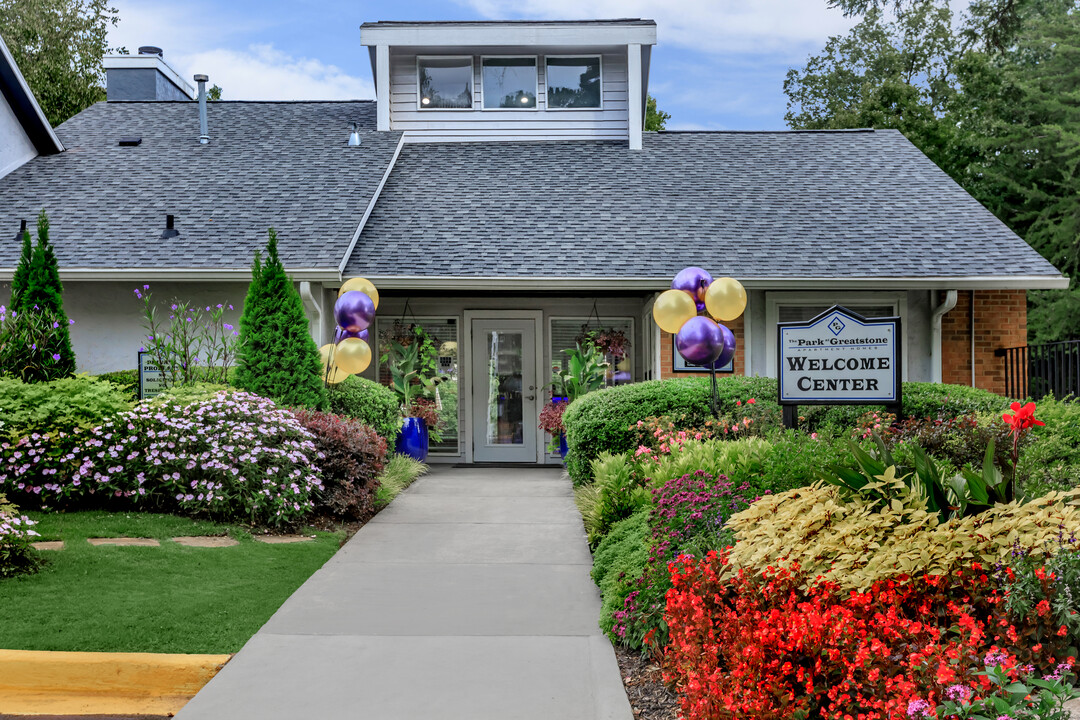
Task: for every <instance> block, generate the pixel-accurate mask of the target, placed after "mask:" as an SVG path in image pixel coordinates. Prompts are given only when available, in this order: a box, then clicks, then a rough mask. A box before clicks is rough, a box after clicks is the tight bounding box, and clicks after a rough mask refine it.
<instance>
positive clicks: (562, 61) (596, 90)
mask: <svg viewBox="0 0 1080 720" xmlns="http://www.w3.org/2000/svg"><path fill="white" fill-rule="evenodd" d="M546 77H547V104H548V108H553V109H558V108H599V107H600V58H599V57H596V56H594V57H549V58H548V59H547V75H546Z"/></svg>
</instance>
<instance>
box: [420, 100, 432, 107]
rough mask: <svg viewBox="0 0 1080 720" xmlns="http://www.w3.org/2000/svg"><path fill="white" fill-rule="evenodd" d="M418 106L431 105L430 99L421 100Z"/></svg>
mask: <svg viewBox="0 0 1080 720" xmlns="http://www.w3.org/2000/svg"><path fill="white" fill-rule="evenodd" d="M420 104H421V105H430V104H431V98H423V99H421V100H420Z"/></svg>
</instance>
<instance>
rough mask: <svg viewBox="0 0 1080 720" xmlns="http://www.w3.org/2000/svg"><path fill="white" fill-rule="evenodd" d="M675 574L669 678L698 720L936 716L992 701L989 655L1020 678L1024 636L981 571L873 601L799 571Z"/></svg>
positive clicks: (683, 564) (886, 584)
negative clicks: (1017, 640)
mask: <svg viewBox="0 0 1080 720" xmlns="http://www.w3.org/2000/svg"><path fill="white" fill-rule="evenodd" d="M670 570H671V585H672V587H671V589H670V590H669V591H668V593H667V608H666V614H665V621H666V623H667V625H668V628H669V632H670V642H669V644H668V646H667V650H666V653H665V656H664V668H665V677H666V679H667V680H668V681H669V682H672V683H674V684H675V685H676V687H677V688H678V690H679V693H680V704H681V706H682V710H683V713H684V717H686V718H687V720H706V719H709V720H711V719H716V720H720V719H721V718H723V719H724V720H729V719H730V718H733V717H740V718H741V717H747V718H777V719H780V718H793V719H794V718H807V717H821V718H837V719H838V720H839V719H847V718H861V719H862V720H884V719H886V718H888V719H890V720H891V719H894V718H895V719H899V718H905V717H908V716H909V712H911V713H914V714H913V715H912V717H919V715H923V716H927V717H934V715H933V714H931V708H934V707H935V706H936V704H937V703H938V702H941V701H944V700H945V699H946V697H947V696H946V693H947V691H948V688H950V687H953V686H957V685H960V686H965V687H967V688H968V689H969V690H970V692H971V697H972V698H979V697H986V696H988V695H989V694H992V692H993V691H994V688H995V685H994V682H993V681H992V680H991V679H990V678H988V677H987V676H986V675H985V673H983V674H980V672H979V671H980V669H981V668H983V667H984V665H983V664H982V662H983V660H984V658H985V656H986V655H987V654H988V653H994V654H995V658H997V659H998V660H999V662H998V667H999V668H1001V669H1002V672H1004V673H1006V674H1007V675H1008V677H1009V678H1010V680H1011V681H1015V680H1016V679H1018V677H1019V674H1020V670H1021V666H1020V663H1019V661H1018V660H1017V658H1016V657H1015V655H1014V654H1013V653H1012V652H1011V649H1003V648H1002V647H1001V646H1002V645H1011V638H1012V637H1013V636H1014V635H1015V631H1014V629H1013V628H1011V627H1005V628H999V627H998V626H997V624H996V623H995V622H994V618H995V609H996V607H997V605H998V604H999V603H1000V602H1001V597H1000V595H998V594H996V593H995V592H994V589H993V586H992V583H991V581H990V579H989V578H988V576H987V574H986V573H985V572H983V570H982V568H981V566H979V565H978V564H973V565H972V567H971V569H970V570H967V571H958V572H956V573H954V574H953V575H948V576H942V575H923V576H920V577H917V578H908V577H907V576H898V577H897V579H895V580H883V581H878V582H875V583H873V585H872V586H871V587H870V588H869V589H868V590H866V591H861V592H860V591H852V590H848V591H845V590H843V589H841V588H840V587H839V586H838V585H835V584H833V583H830V582H824V581H818V582H816V583H810V584H809V585H808V584H807V578H806V577H805V574H804V573H802V571H801V570H800V569H799V567H798V566H792V567H786V568H785V567H769V568H768V569H767V570H766V571H765V572H764V573H763V574H761V575H760V576H754V575H752V574H750V573H748V572H746V571H743V570H740V571H733V570H732V568H730V567H729V565H728V560H727V557H726V556H725V554H724V553H716V552H712V553H709V554H708V555H707V556H706V557H705V558H704V559H703V560H696V559H694V558H691V557H688V556H681V557H679V558H678V559H676V560H675V561H674V562H672V563H671V565H670ZM999 631H1000V632H999Z"/></svg>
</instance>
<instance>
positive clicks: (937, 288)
mask: <svg viewBox="0 0 1080 720" xmlns="http://www.w3.org/2000/svg"><path fill="white" fill-rule="evenodd" d="M359 41H360V43H361V44H362V45H364V46H366V47H367V48H368V50H369V53H370V59H371V68H372V72H373V74H374V78H375V86H376V92H377V96H378V100H377V101H364V100H360V101H353V102H227V101H219V102H210V103H208V107H207V110H206V131H205V135H204V131H203V130H202V128H201V127H200V104H199V102H197V100H196V99H195V91H194V89H193V88H192V87H191V86H190V85H188V84H187V81H186V80H184V79H182V78H180V77H179V76H178V75H177V74H176V73H175V72H174V71H173V70H172V69H171V68H170V67H169V65H168V63H167V62H166V60H165V59H164V54H163V53H162V52H161V51H160V50H158V49H157V48H150V47H148V48H142V49H141V52H140V54H138V55H130V56H117V57H111V58H107V60H106V63H105V67H106V69H107V82H108V88H107V94H108V100H107V101H106V102H102V103H98V104H96V105H94V106H92V107H90V108H88V109H87V110H85V111H83V112H82V113H80V114H79V115H77V116H75V117H73V118H71V119H70V120H68V121H67V122H65V123H64V124H62V125H61V126H59V127H58V128H56V129H55V132H54V131H53V130H52V128H49V127H48V123H44V125H42V123H43V122H44V118H43V117H41V114H40V111H36V112H35V109H36V104H35V103H34V102H33V97H32V95H30V93H29V90H28V89H27V88H26V85H25V83H24V82H22V80H21V77H20V76H19V74H18V69H17V68H15V67H14V63H13V61H12V60H11V57H10V55H9V54H8V53H7V51H6V49H4V52H3V53H2V57H0V83H2V85H3V96H4V102H3V103H0V142H2V145H0V282H3V281H10V278H11V274H12V272H13V270H14V267H15V263H16V261H17V259H18V253H19V243H18V242H17V240H16V239H15V237H16V234H17V233H16V231H17V230H18V229H19V226H20V222H21V221H22V220H27V221H28V222H29V223H30V226H31V228H32V227H33V223H34V218H35V217H36V216H37V213H38V212H39V211H40V210H41V209H42V208H44V209H45V210H46V211H47V212H48V213H49V217H50V221H51V226H52V238H53V242H54V245H55V247H56V252H57V255H58V258H59V261H60V264H61V276H62V278H63V280H64V283H65V306H66V309H67V311H68V313H69V314H70V316H71V317H72V318H73V319H74V320H75V321H76V324H75V326H74V328H73V342H74V344H75V349H76V352H77V355H78V359H79V366H80V368H81V369H83V370H86V371H90V372H101V371H109V370H118V369H124V368H131V367H134V365H135V361H136V352H137V350H138V348H139V346H140V344H141V340H142V337H143V334H144V332H143V330H142V328H141V325H140V306H139V302H138V300H137V299H136V298H135V296H134V294H133V292H132V291H133V289H134V288H135V287H141V286H142V285H143V284H149V285H150V286H151V289H152V292H154V294H155V296H157V297H159V298H164V299H169V298H172V297H176V298H180V299H185V300H192V301H195V302H198V303H203V302H206V303H210V302H211V301H213V302H214V303H217V302H226V301H228V302H231V303H233V304H234V305H235V306H236V307H237V308H239V307H240V306H241V304H242V301H243V297H244V293H245V287H246V282H247V280H248V278H249V268H250V264H251V261H252V257H253V254H254V253H255V251H256V250H258V249H260V248H261V247H263V245H264V244H265V242H266V231H267V228H268V227H274V228H275V229H276V231H277V233H278V235H279V238H280V240H279V243H280V250H281V255H282V259H283V261H284V263H285V265H286V267H287V268H288V270H289V272H290V273H291V274H292V277H293V279H294V280H295V281H296V282H297V283H298V286H299V290H300V293H301V295H302V297H303V298H304V301H305V303H306V306H307V308H308V312H309V316H310V319H311V330H312V334H313V336H314V337H315V339H316V341H317V342H318V343H320V344H322V343H324V342H329V340H330V338H331V337H332V330H333V325H334V321H333V318H332V308H333V303H334V299H335V298H336V295H337V289H338V288H339V287H340V286H341V284H342V283H343V282H344V281H346V280H348V279H349V278H352V277H357V276H361V277H366V278H368V279H370V280H371V281H372V282H374V283H375V285H376V286H377V287H378V288H379V291H380V293H381V295H382V303H381V305H380V306H379V310H378V328H377V330H382V329H385V328H387V327H389V326H390V325H392V324H393V323H394V322H401V321H404V322H407V323H412V322H417V323H420V324H421V325H422V326H423V327H424V328H425V329H426V330H427V331H428V332H429V333H430V334H431V335H432V336H434V337H435V338H437V339H438V340H439V341H440V342H441V343H442V345H443V347H444V348H446V350H445V352H444V357H443V358H442V361H443V370H444V371H446V372H448V373H450V374H452V375H454V376H455V377H456V378H457V380H458V382H459V398H460V404H459V416H458V419H459V422H458V427H457V430H456V432H453V431H452V432H450V433H448V437H447V438H446V439H445V442H443V443H442V444H440V445H439V446H438V447H437V448H436V452H435V453H434V455H433V459H434V460H447V461H455V462H462V461H464V462H485V461H503V462H529V463H537V462H545V461H547V460H549V457H548V456H547V454H546V453H545V451H544V444H545V442H544V437H543V433H542V431H539V430H537V429H536V422H535V420H534V418H536V416H537V412H538V411H539V409H540V407H541V405H542V403H543V400H544V386H545V384H547V383H548V382H549V380H550V368H551V366H552V364H553V363H554V364H558V363H559V362H560V359H561V357H562V354H561V351H562V350H563V349H565V348H567V347H571V346H572V345H573V342H574V338H575V336H577V335H578V333H579V331H580V329H581V327H582V325H591V326H593V327H596V326H598V325H602V326H604V327H609V328H617V329H622V330H623V331H624V332H625V333H626V334H627V336H628V337H629V338H630V340H631V353H630V356H629V357H628V358H627V359H626V360H625V361H624V364H623V365H622V366H620V370H621V371H623V372H626V373H629V376H630V377H631V378H632V379H633V380H646V379H650V378H662V377H670V376H672V375H678V374H682V373H684V372H693V371H694V370H695V369H694V368H683V367H682V366H681V365H680V364H679V363H678V362H677V357H676V353H675V352H674V348H673V342H672V338H671V336H670V335H667V334H666V333H663V332H661V331H659V330H658V328H657V327H656V326H655V324H654V323H653V321H652V318H651V305H652V302H653V300H654V299H655V297H656V296H657V294H658V293H659V292H661V291H663V290H664V289H666V288H667V287H668V286H669V283H670V282H671V279H672V276H673V275H674V274H675V273H676V272H678V270H680V269H681V268H683V267H685V266H688V265H696V266H701V267H704V268H705V269H707V270H709V271H710V272H711V273H712V274H713V276H714V277H720V276H724V275H728V276H732V277H735V278H737V279H738V280H739V281H741V282H742V284H743V285H744V286H745V287H746V289H747V291H748V305H747V308H746V312H745V314H744V315H743V317H742V318H740V319H739V320H737V321H735V322H734V323H730V326H731V328H732V330H733V331H734V332H735V335H736V338H737V341H738V348H739V349H738V354H737V355H736V358H735V361H734V366H733V368H732V370H733V372H736V373H744V374H748V375H774V374H775V373H776V370H775V368H776V324H777V323H778V322H783V321H791V320H805V319H808V318H810V317H813V316H815V315H816V314H818V313H819V312H821V311H822V310H823V309H825V308H827V307H829V306H831V305H833V304H835V303H840V304H843V305H845V306H847V307H849V308H851V309H853V310H855V311H857V312H860V313H862V314H863V315H866V316H883V315H898V316H900V317H901V318H902V320H903V335H904V337H903V352H904V366H903V367H904V375H905V379H908V380H926V381H930V380H938V381H944V382H951V383H960V384H967V385H975V386H979V387H983V388H987V389H991V390H998V391H1001V390H1003V387H1004V386H1003V382H1004V378H1003V365H1002V362H1001V360H1000V358H995V357H994V351H995V350H996V349H998V348H1001V347H1010V346H1016V345H1023V344H1025V338H1026V301H1025V291H1026V290H1028V289H1032V288H1064V287H1067V285H1068V280H1067V279H1066V278H1064V277H1063V276H1062V275H1061V273H1060V272H1058V271H1057V270H1056V269H1055V268H1054V267H1053V266H1051V265H1050V263H1048V262H1047V261H1046V260H1044V259H1043V258H1042V257H1041V256H1040V255H1039V254H1038V253H1036V252H1035V251H1034V250H1033V249H1032V248H1031V247H1029V246H1028V245H1027V244H1026V243H1024V241H1023V240H1021V239H1020V238H1019V237H1017V236H1016V235H1015V234H1014V233H1013V232H1011V231H1010V230H1009V229H1008V228H1007V227H1006V226H1005V225H1004V224H1002V223H1001V222H1000V221H999V220H998V219H997V218H995V217H994V216H993V215H992V214H991V213H990V212H989V211H987V210H986V209H985V208H984V207H982V206H981V205H980V204H979V203H978V202H976V201H975V200H974V199H973V198H972V197H971V196H969V195H968V194H967V193H966V192H965V191H964V190H963V189H961V188H960V187H959V186H958V185H957V184H956V183H954V182H953V181H952V180H951V179H950V178H949V177H948V176H947V175H946V174H945V173H944V172H942V171H941V170H940V169H939V168H938V167H936V166H935V165H934V164H933V163H932V162H931V161H930V160H929V159H927V158H926V156H924V155H923V154H922V153H921V152H920V151H919V150H918V149H916V148H915V147H914V146H913V145H912V144H911V143H910V142H908V141H907V140H906V139H905V138H904V137H903V135H901V134H900V133H899V132H896V131H893V130H884V131H882V130H853V131H814V132H802V131H798V132H659V133H657V132H644V131H643V122H644V115H645V102H646V95H647V92H648V81H649V63H650V57H651V52H652V48H653V46H654V45H655V43H656V24H655V23H654V22H652V21H650V20H637V19H629V20H597V21H581V22H518V21H515V22H461V23H454V22H432V23H426V22H377V23H369V24H365V25H364V26H363V27H362V28H361V30H360V38H359ZM197 77H201V76H197ZM200 136H202V137H200ZM167 224H168V227H169V228H171V229H172V230H174V231H175V232H165V230H166V227H167ZM493 338H498V339H499V342H492V340H493ZM493 367H494V369H495V371H497V372H498V373H500V374H504V375H507V376H509V377H512V378H513V379H514V380H515V382H516V387H517V388H519V389H518V390H516V391H514V392H512V393H510V395H509V396H507V397H503V398H501V399H500V400H499V407H498V408H497V409H495V411H496V412H498V413H502V414H503V419H504V420H507V422H503V423H499V424H497V425H494V426H493V425H492V424H491V423H490V422H486V421H485V420H484V419H485V418H490V417H491V413H492V411H493V407H492V406H491V404H490V403H492V402H494V401H493V400H492V399H491V394H490V393H488V392H481V391H479V389H480V388H481V386H483V387H487V385H486V383H487V378H488V375H489V373H490V372H492V369H493ZM379 372H380V369H379V368H378V367H374V366H373V367H371V368H369V370H368V372H367V374H369V375H370V376H371V377H378V373H379ZM504 387H510V385H505V384H504ZM492 427H495V428H497V429H496V430H495V433H496V435H498V436H497V437H492V436H491V428H492Z"/></svg>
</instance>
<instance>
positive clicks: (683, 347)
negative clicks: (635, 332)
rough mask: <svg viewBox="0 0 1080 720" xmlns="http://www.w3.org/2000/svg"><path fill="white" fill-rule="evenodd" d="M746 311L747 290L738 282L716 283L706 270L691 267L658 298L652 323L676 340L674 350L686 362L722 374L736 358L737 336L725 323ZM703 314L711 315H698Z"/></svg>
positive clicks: (720, 280)
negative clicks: (703, 312)
mask: <svg viewBox="0 0 1080 720" xmlns="http://www.w3.org/2000/svg"><path fill="white" fill-rule="evenodd" d="M745 309H746V290H745V289H744V288H743V286H742V284H741V283H739V281H738V280H735V279H734V278H729V277H723V278H720V279H719V280H713V278H712V275H710V274H709V273H708V272H706V271H705V270H702V269H701V268H699V267H688V268H684V269H683V270H681V271H679V274H678V275H676V276H675V279H674V280H673V281H672V283H671V289H670V290H665V291H664V292H662V293H660V296H659V297H658V298H656V302H655V303H654V304H653V319H654V320H655V321H656V324H657V325H659V326H660V329H661V330H664V331H665V332H669V333H671V334H673V335H674V336H675V349H676V350H678V351H679V354H680V355H682V356H683V358H684V359H685V360H686V362H688V363H690V364H691V365H700V366H702V367H707V368H709V369H710V370H719V369H720V368H722V367H724V366H725V365H727V364H728V363H729V362H731V359H732V358H733V357H735V334H734V333H732V332H731V330H729V329H728V328H727V327H726V326H725V325H723V324H722V323H723V322H730V321H731V320H734V319H735V318H737V317H739V316H740V315H742V314H743V310H745ZM702 310H707V311H708V313H709V314H708V315H699V314H698V313H700V312H701V311H702ZM709 315H711V316H712V317H709ZM718 321H719V322H718Z"/></svg>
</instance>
